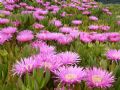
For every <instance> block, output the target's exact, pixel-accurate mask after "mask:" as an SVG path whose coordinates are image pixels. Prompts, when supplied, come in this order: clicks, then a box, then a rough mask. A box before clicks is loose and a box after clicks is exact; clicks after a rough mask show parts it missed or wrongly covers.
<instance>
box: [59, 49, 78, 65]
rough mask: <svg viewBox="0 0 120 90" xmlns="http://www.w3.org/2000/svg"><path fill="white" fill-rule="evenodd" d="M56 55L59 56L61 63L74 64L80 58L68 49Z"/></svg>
mask: <svg viewBox="0 0 120 90" xmlns="http://www.w3.org/2000/svg"><path fill="white" fill-rule="evenodd" d="M58 57H60V59H61V62H62V63H63V65H68V64H76V63H77V62H79V60H80V57H79V55H78V54H77V53H75V52H69V51H67V52H62V53H59V54H58Z"/></svg>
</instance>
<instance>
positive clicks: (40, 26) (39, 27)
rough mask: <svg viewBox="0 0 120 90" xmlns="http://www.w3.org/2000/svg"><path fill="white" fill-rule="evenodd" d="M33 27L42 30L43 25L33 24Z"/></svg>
mask: <svg viewBox="0 0 120 90" xmlns="http://www.w3.org/2000/svg"><path fill="white" fill-rule="evenodd" d="M33 27H34V28H35V29H42V28H44V25H42V24H39V23H34V24H33Z"/></svg>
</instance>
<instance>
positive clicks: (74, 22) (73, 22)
mask: <svg viewBox="0 0 120 90" xmlns="http://www.w3.org/2000/svg"><path fill="white" fill-rule="evenodd" d="M72 24H74V25H80V24H82V21H81V20H73V21H72Z"/></svg>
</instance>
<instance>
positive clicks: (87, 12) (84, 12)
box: [82, 11, 91, 15]
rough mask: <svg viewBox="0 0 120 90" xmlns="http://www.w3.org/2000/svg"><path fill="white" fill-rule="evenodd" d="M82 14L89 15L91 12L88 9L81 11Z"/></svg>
mask: <svg viewBox="0 0 120 90" xmlns="http://www.w3.org/2000/svg"><path fill="white" fill-rule="evenodd" d="M82 14H83V15H90V14H91V12H90V11H83V12H82Z"/></svg>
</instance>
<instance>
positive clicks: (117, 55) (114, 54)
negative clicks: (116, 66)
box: [106, 49, 120, 61]
mask: <svg viewBox="0 0 120 90" xmlns="http://www.w3.org/2000/svg"><path fill="white" fill-rule="evenodd" d="M106 57H107V58H108V59H110V60H115V61H117V60H120V50H115V49H113V50H109V51H107V53H106Z"/></svg>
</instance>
